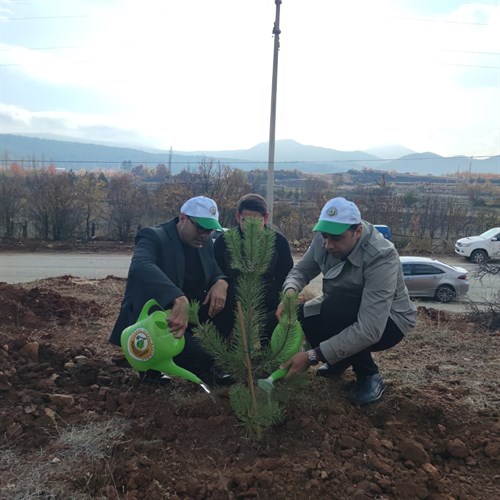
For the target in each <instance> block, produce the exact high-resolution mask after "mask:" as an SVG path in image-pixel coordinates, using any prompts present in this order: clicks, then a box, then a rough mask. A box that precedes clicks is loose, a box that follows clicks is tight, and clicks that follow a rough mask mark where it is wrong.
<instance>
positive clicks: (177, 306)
mask: <svg viewBox="0 0 500 500" xmlns="http://www.w3.org/2000/svg"><path fill="white" fill-rule="evenodd" d="M188 309H189V301H188V299H187V298H186V297H185V296H184V295H182V296H180V297H177V298H176V299H175V300H174V305H173V307H172V310H171V311H170V314H169V315H168V318H167V322H168V329H169V330H170V331H171V332H172V334H173V336H174V337H175V338H176V339H180V338H181V337H183V336H184V333H185V331H186V328H187V326H188Z"/></svg>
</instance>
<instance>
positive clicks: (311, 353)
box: [307, 349, 319, 366]
mask: <svg viewBox="0 0 500 500" xmlns="http://www.w3.org/2000/svg"><path fill="white" fill-rule="evenodd" d="M307 357H308V358H309V359H308V363H309V366H316V365H317V364H318V363H319V359H318V356H317V355H316V351H315V350H314V349H309V350H308V351H307Z"/></svg>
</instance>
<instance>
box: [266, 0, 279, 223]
mask: <svg viewBox="0 0 500 500" xmlns="http://www.w3.org/2000/svg"><path fill="white" fill-rule="evenodd" d="M274 3H275V4H276V18H275V20H274V28H273V35H274V57H273V83H272V91H271V124H270V127H269V158H268V163H267V209H268V210H269V223H270V224H271V223H272V222H273V203H274V199H273V194H274V192H273V191H274V143H275V140H276V93H277V88H278V51H279V48H280V33H281V31H280V5H281V0H274Z"/></svg>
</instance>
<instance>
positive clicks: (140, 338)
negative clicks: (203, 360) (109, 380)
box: [120, 299, 210, 393]
mask: <svg viewBox="0 0 500 500" xmlns="http://www.w3.org/2000/svg"><path fill="white" fill-rule="evenodd" d="M155 306H156V307H158V308H159V309H160V310H159V311H158V310H157V311H154V312H152V313H151V314H149V310H150V309H151V308H152V307H155ZM169 314H170V309H169V310H167V311H164V310H163V309H162V307H161V306H160V305H159V304H158V302H156V300H154V299H151V300H148V301H147V302H146V303H145V304H144V307H143V308H142V311H141V314H140V315H139V319H138V320H137V322H136V323H135V324H133V325H131V326H129V327H127V328H125V330H123V332H122V335H121V339H120V340H121V346H122V350H123V354H124V355H125V358H127V361H128V362H129V363H130V364H131V365H132V367H133V368H135V369H136V370H137V371H140V372H144V371H146V370H156V371H159V372H162V373H165V374H166V375H172V376H174V377H182V378H185V379H187V380H190V381H191V382H194V383H195V384H198V385H201V387H202V388H203V389H204V390H205V391H206V392H208V393H209V392H210V389H209V388H208V386H207V385H206V384H205V383H204V382H203V381H202V380H201V379H200V378H198V377H197V376H196V375H195V374H194V373H191V372H190V371H188V370H185V369H184V368H181V367H180V366H177V365H176V364H175V363H174V361H173V359H172V358H174V357H175V356H177V355H178V354H180V353H181V352H182V350H183V349H184V344H185V343H186V341H185V339H184V337H181V338H180V339H176V338H175V337H174V336H173V334H172V333H171V332H170V331H169V329H168V323H167V318H168V315H169Z"/></svg>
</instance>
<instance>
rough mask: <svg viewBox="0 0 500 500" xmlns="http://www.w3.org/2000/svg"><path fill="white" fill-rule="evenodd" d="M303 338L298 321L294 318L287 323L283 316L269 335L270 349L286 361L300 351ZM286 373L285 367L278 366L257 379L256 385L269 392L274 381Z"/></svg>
mask: <svg viewBox="0 0 500 500" xmlns="http://www.w3.org/2000/svg"><path fill="white" fill-rule="evenodd" d="M303 338H304V332H303V330H302V326H301V325H300V323H299V321H297V320H295V321H294V322H293V323H292V324H287V319H286V318H284V320H283V322H280V323H279V324H278V325H277V326H276V328H275V329H274V331H273V334H272V336H271V351H272V353H273V354H275V355H276V356H279V358H280V359H281V360H282V361H286V360H287V359H289V358H291V357H292V356H293V355H294V354H295V353H297V352H299V351H300V349H301V347H302V341H303ZM287 373H288V369H287V368H286V369H285V368H278V369H277V370H275V371H274V372H272V373H271V375H269V377H267V378H263V379H259V380H258V381H257V385H258V387H259V388H261V389H263V390H264V391H266V392H271V391H272V389H273V387H274V382H276V380H279V379H280V378H283V377H284V376H285V375H286V374H287Z"/></svg>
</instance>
